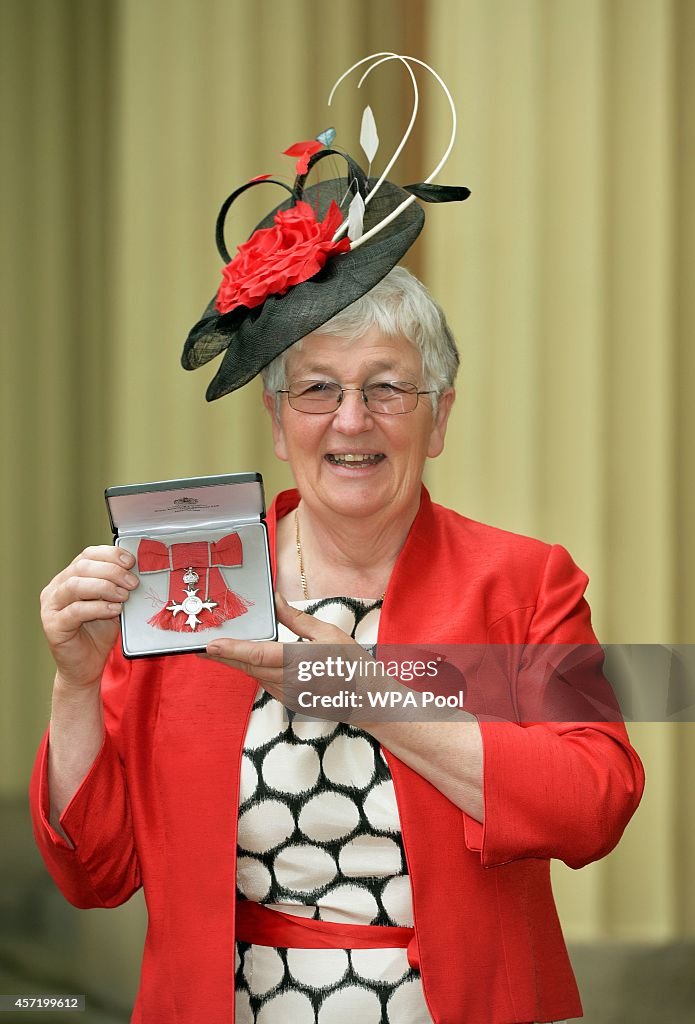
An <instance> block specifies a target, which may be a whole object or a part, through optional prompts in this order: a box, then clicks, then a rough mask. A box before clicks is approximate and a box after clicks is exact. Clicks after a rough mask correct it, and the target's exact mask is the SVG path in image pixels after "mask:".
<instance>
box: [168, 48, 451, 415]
mask: <svg viewBox="0 0 695 1024" xmlns="http://www.w3.org/2000/svg"><path fill="white" fill-rule="evenodd" d="M386 60H400V61H402V62H403V63H404V64H405V66H406V68H407V69H408V72H409V74H410V77H411V80H412V84H413V89H414V95H415V103H414V111H413V116H412V117H411V122H410V125H409V127H408V131H407V132H406V134H405V136H404V138H403V140H402V142H401V144H400V146H399V147H398V149H397V150H396V153H395V154H394V156H393V157H392V159H391V161H390V162H389V165H388V166H387V168H386V170H385V171H384V172H383V173H382V175H381V176H380V177H379V178H375V177H370V176H368V175H367V174H365V172H364V171H363V170H362V168H361V167H360V166H359V165H358V164H357V163H356V162H355V161H354V160H353V159H352V158H351V157H350V156H348V155H347V154H346V153H342V152H340V151H339V150H337V149H336V148H331V143H332V141H333V139H334V138H335V133H334V131H333V130H332V129H329V130H328V131H327V132H324V133H322V134H321V135H320V136H318V137H317V138H316V139H312V140H310V141H307V142H300V143H297V144H296V145H294V146H292V147H290V148H289V149H288V150H285V153H286V154H288V155H290V156H297V157H298V158H299V159H298V162H297V172H298V174H297V178H296V180H295V183H294V186H293V187H292V188H290V186H289V185H287V184H285V183H284V182H282V181H279V180H277V179H274V178H270V177H268V176H263V177H261V178H255V179H253V180H252V181H249V182H246V183H245V184H244V185H242V186H241V187H240V188H238V189H236V190H235V191H234V192H232V194H231V195H230V196H229V197H228V198H227V199H226V200H225V202H224V204H223V205H222V208H221V210H220V212H219V215H218V218H217V225H216V232H215V236H216V242H217V249H218V251H219V253H220V256H221V257H222V259H223V261H224V263H225V266H224V269H223V271H222V284H221V286H220V288H219V291H218V292H217V293H216V295H215V296H214V297H213V298H212V299H211V301H210V303H209V304H208V306H207V308H206V309H205V311H204V313H203V315H202V317H201V319H200V320H199V321H198V322H197V323H196V324H195V325H194V327H193V328H192V329H191V331H190V333H189V335H188V338H187V339H186V343H185V346H184V350H183V355H182V357H181V362H182V365H183V366H184V368H185V369H187V370H195V369H197V368H198V367H199V366H203V365H204V364H205V363H207V362H209V361H210V360H211V359H214V358H215V356H217V355H219V354H220V353H221V352H224V356H223V358H222V362H221V363H220V366H219V367H218V370H217V373H216V374H215V376H214V378H213V379H212V381H211V382H210V385H209V386H208V389H207V393H206V397H207V400H208V401H209V402H211V401H214V399H216V398H221V397H222V396H223V395H227V394H229V393H230V392H231V391H235V390H236V389H237V388H240V387H242V386H243V385H244V384H247V383H248V382H249V381H250V380H252V379H253V378H254V377H255V376H257V374H258V373H260V371H261V370H262V369H263V368H264V367H265V366H267V365H268V364H269V363H270V362H272V360H273V359H275V357H276V356H278V355H280V353H282V352H284V351H285V349H287V348H289V347H290V346H291V345H293V344H294V343H295V342H296V341H299V339H300V338H303V337H305V336H306V335H307V334H310V333H311V332H312V331H316V330H318V328H319V327H321V326H322V325H323V324H325V323H327V322H328V321H329V320H330V319H331V318H332V317H334V316H335V315H336V314H337V313H339V312H340V311H341V310H343V309H345V308H346V307H347V306H349V305H350V304H351V303H353V302H355V300H356V299H359V298H360V297H361V296H362V295H364V294H365V293H366V292H368V291H369V290H370V289H371V288H373V287H374V285H375V284H377V283H378V282H379V281H381V279H382V278H383V277H385V276H386V274H388V272H389V271H390V270H391V269H392V268H393V267H395V266H396V264H397V263H398V262H399V261H400V260H401V259H402V258H403V256H404V255H405V253H406V252H407V251H408V249H409V248H410V246H411V245H412V244H413V242H414V241H415V239H416V238H417V236H418V235H419V233H420V231H421V230H422V226H423V224H424V219H425V217H424V212H423V210H422V207H421V206H420V205H419V203H417V202H416V201H415V200H416V199H420V200H423V201H425V202H435V203H439V202H452V201H460V200H463V199H466V198H467V197H468V196H469V194H470V193H469V190H468V189H467V188H463V187H456V186H453V187H452V186H445V185H434V184H431V183H430V179H431V178H433V177H435V175H436V174H437V172H438V171H439V170H440V168H441V166H442V165H443V163H444V161H445V160H446V158H447V157H448V155H449V153H450V151H451V148H452V146H453V141H454V137H455V131H456V113H455V109H454V106H453V101H452V99H451V96H450V94H449V91H448V89H447V88H446V86H445V85H444V83H443V82H442V80H441V79H440V78H439V76H438V75H437V74H436V72H434V71H433V70H432V69H431V68H429V67H428V65H426V64H423V62H422V61H419V60H417V59H416V58H413V57H402V56H399V55H397V54H373V55H372V56H370V57H366V58H364V60H362V61H359V62H358V64H355V65H353V67H352V68H349V69H348V71H346V72H345V73H344V74H343V75H342V76H341V77H340V78H339V79H338V81H337V82H336V84H335V86H334V87H333V91H332V92H331V97H330V98H329V104H330V101H331V99H332V96H333V92H334V91H335V89H336V88H337V86H338V85H339V84H340V82H341V81H342V80H343V79H344V78H345V77H346V76H347V75H348V74H350V72H351V71H353V70H354V68H356V67H358V66H360V65H362V64H365V63H369V62H371V63H370V64H369V67H368V68H367V71H365V72H364V74H363V76H362V78H361V79H360V83H359V84H360V85H361V84H362V81H364V78H365V77H366V76H367V75H368V74H369V72H370V71H371V70H373V68H374V67H376V66H378V65H379V64H381V63H383V62H384V61H386ZM413 63H414V64H419V65H421V66H423V67H425V68H427V69H428V71H430V72H431V73H432V74H433V75H434V76H435V78H437V80H438V81H439V83H440V85H441V86H442V88H443V89H444V91H445V93H446V95H447V98H448V100H449V105H450V108H451V112H452V122H453V124H452V134H451V139H450V143H449V147H448V149H447V151H446V153H445V155H444V157H443V159H442V160H441V161H440V163H439V165H438V166H437V168H436V169H435V171H433V173H432V174H431V175H430V176H429V178H428V179H427V180H426V181H425V182H422V183H420V184H417V185H407V186H405V187H399V186H398V185H395V184H393V183H392V182H390V181H388V180H386V174H387V173H388V172H389V170H390V168H391V166H392V164H393V163H394V162H395V159H396V157H397V156H398V154H399V153H400V151H401V150H402V148H403V145H404V144H405V142H406V140H407V138H408V136H409V134H410V131H411V129H412V126H413V123H414V119H415V113H416V111H417V103H418V92H417V84H416V82H415V77H414V75H413V71H412V67H411V64H413ZM360 143H361V145H362V148H363V149H364V151H365V154H366V155H367V157H368V159H369V163H370V166H371V161H372V158H373V156H374V154H375V152H376V149H377V148H378V136H377V132H376V125H375V123H374V118H373V115H372V112H371V109H370V108H369V107H367V108H366V109H365V112H364V115H363V119H362V132H361V136H360ZM327 157H334V158H336V157H337V158H338V159H339V160H340V161H344V163H345V175H344V176H343V175H340V176H334V177H331V178H330V179H329V180H321V181H319V182H318V183H316V184H313V185H310V186H308V187H307V186H306V181H307V178H308V176H309V174H310V173H311V171H312V170H313V169H314V168H315V167H316V165H317V164H319V163H320V162H322V161H323V160H325V159H326V158H327ZM271 184H272V185H275V186H280V187H281V188H283V189H285V190H286V191H287V192H288V193H289V198H288V199H286V200H285V201H284V202H283V203H281V204H280V205H279V206H276V207H275V208H274V209H273V210H271V212H270V213H269V214H268V215H267V216H266V217H264V218H263V220H262V221H261V222H260V224H258V226H257V227H256V228H255V230H254V231H253V232H252V234H251V235H250V237H249V238H248V240H247V241H246V242H244V243H243V244H242V245H240V246H239V247H238V249H237V254H236V256H235V257H234V258H233V259H232V258H231V257H230V255H229V252H228V251H227V247H226V244H225V240H224V226H225V220H226V217H227V213H228V211H229V209H230V207H231V206H232V204H233V203H234V202H235V200H236V199H238V198H239V196H241V195H242V194H243V193H244V192H246V191H247V190H248V189H250V188H254V187H259V186H261V185H264V186H265V185H271Z"/></svg>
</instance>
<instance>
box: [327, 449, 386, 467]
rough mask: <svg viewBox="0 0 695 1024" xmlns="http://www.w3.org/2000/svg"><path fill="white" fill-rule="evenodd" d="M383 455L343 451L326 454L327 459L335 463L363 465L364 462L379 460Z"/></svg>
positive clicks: (370, 463)
mask: <svg viewBox="0 0 695 1024" xmlns="http://www.w3.org/2000/svg"><path fill="white" fill-rule="evenodd" d="M383 457H384V456H383V455H366V454H364V453H357V452H345V453H344V454H341V455H329V456H328V458H329V460H330V461H331V462H333V463H335V464H337V465H348V464H351V465H364V464H365V463H367V464H369V465H373V464H374V463H375V462H380V461H381V459H383Z"/></svg>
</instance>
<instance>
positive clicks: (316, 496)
mask: <svg viewBox="0 0 695 1024" xmlns="http://www.w3.org/2000/svg"><path fill="white" fill-rule="evenodd" d="M287 379H288V381H289V383H293V382H294V381H299V380H318V381H334V382H335V383H337V384H340V385H341V386H342V387H346V388H348V387H349V388H359V387H364V386H366V385H367V384H372V383H374V382H376V381H410V382H412V383H413V384H417V386H418V389H421V388H423V386H424V382H423V378H422V367H421V359H420V353H419V352H418V351H417V349H416V348H415V347H414V346H413V345H411V344H410V342H408V341H406V340H405V339H404V338H402V337H395V338H392V337H388V336H385V335H382V334H381V333H380V332H379V330H378V328H376V327H373V328H371V329H370V330H369V331H368V332H367V333H366V334H365V335H364V336H363V337H362V338H360V339H358V340H357V341H354V340H351V339H347V338H341V337H332V336H331V335H327V334H320V333H318V332H317V333H315V334H310V335H308V337H307V338H305V339H304V342H303V345H302V347H301V349H300V350H292V351H291V352H290V354H289V356H288V360H287ZM453 399H454V392H453V390H452V389H449V390H447V391H445V392H444V393H443V394H442V395H441V396H440V398H439V403H438V409H437V414H436V416H435V415H434V414H433V412H432V403H431V401H430V396H429V395H421V396H420V398H419V401H418V404H417V407H416V408H415V409H414V410H413V412H409V413H404V414H402V415H398V416H393V415H388V414H384V413H381V414H380V413H373V412H370V410H369V409H368V408H367V406H366V405H365V403H364V400H363V398H362V395H361V393H360V392H359V391H349V392H347V393H346V394H344V395H343V400H342V402H341V404H340V406H339V407H338V409H337V410H336V412H334V413H324V414H319V415H316V414H311V413H304V412H298V411H297V410H295V409H292V408H291V407H290V405H289V402H288V401H287V396H286V395H281V396H280V410H279V414H278V415H277V416H276V415H275V396H274V395H270V394H268V393H266V394H265V395H264V402H265V405H266V408H267V409H268V411H269V412H270V414H271V417H272V420H273V440H274V443H275V453H276V455H277V456H278V458H280V459H283V460H284V461H287V462H289V464H290V467H291V469H292V473H293V475H294V478H295V481H296V483H297V487H298V488H299V491H300V493H301V495H302V498H303V499H304V500H305V501H306V502H307V503H308V504H310V505H311V506H312V507H313V508H316V509H320V508H321V507H323V508H325V509H327V510H331V511H332V512H337V513H340V514H342V515H354V516H367V515H371V514H374V513H379V512H381V511H384V510H389V511H390V512H393V513H397V512H398V511H399V510H404V511H406V510H412V507H413V505H415V507H417V502H418V500H419V495H420V482H421V477H422V470H423V467H424V464H425V459H426V458H427V457H430V458H434V457H435V456H437V455H439V454H440V452H441V451H442V448H443V446H444V435H445V432H446V424H447V420H448V418H449V412H450V410H451V405H452V402H453ZM346 455H348V456H360V455H361V456H367V458H366V459H365V460H364V461H361V462H358V463H356V462H354V461H351V462H346V461H345V460H344V456H346Z"/></svg>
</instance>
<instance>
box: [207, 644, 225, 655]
mask: <svg viewBox="0 0 695 1024" xmlns="http://www.w3.org/2000/svg"><path fill="white" fill-rule="evenodd" d="M221 653H222V648H221V647H219V646H218V644H208V654H221Z"/></svg>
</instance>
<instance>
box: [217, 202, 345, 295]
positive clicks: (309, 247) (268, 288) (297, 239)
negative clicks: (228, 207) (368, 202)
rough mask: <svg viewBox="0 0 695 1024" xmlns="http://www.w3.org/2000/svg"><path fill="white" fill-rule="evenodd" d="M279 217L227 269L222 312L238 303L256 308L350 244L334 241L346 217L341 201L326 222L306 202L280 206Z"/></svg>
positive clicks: (239, 251) (256, 233)
mask: <svg viewBox="0 0 695 1024" xmlns="http://www.w3.org/2000/svg"><path fill="white" fill-rule="evenodd" d="M274 220H275V226H274V227H271V228H259V230H258V231H254V233H253V234H252V235H251V237H250V238H249V239H248V241H246V242H244V243H243V244H242V245H240V246H239V247H238V249H237V254H236V256H235V257H234V259H233V260H232V261H231V263H228V264H227V265H226V266H225V267H224V268H223V270H222V284H221V285H220V289H219V291H218V293H217V300H216V303H215V304H216V306H217V309H218V310H219V311H220V313H229V312H230V311H231V310H233V309H236V308H237V306H246V308H247V309H253V307H254V306H260V305H262V303H263V302H265V300H266V299H267V298H268V296H269V295H284V294H285V292H287V291H288V290H289V289H290V288H292V287H294V285H296V284H301V283H302V282H303V281H308V280H309V279H310V278H312V277H314V275H315V274H318V272H319V270H321V268H322V267H323V266H324V264H325V263H326V260H327V259H328V257H329V256H335V255H337V254H338V253H341V252H348V250H349V249H350V240H349V239H348V238H341V239H340V241H338V242H334V241H333V235H334V234H335V232H336V231H337V230H338V228H339V227H340V225H341V224H342V222H343V216H342V214H341V212H340V208H339V206H338V204H337V203H336V202H335V201H333V202H331V205H330V207H329V208H328V213H327V214H326V216H325V217H324V219H323V220H322V221H320V222H319V221H317V220H316V214H315V213H314V210H313V208H312V207H311V206H309V204H308V203H305V202H298V203H296V204H295V205H294V206H291V207H290V208H289V209H288V210H278V212H277V213H276V214H275V218H274Z"/></svg>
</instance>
